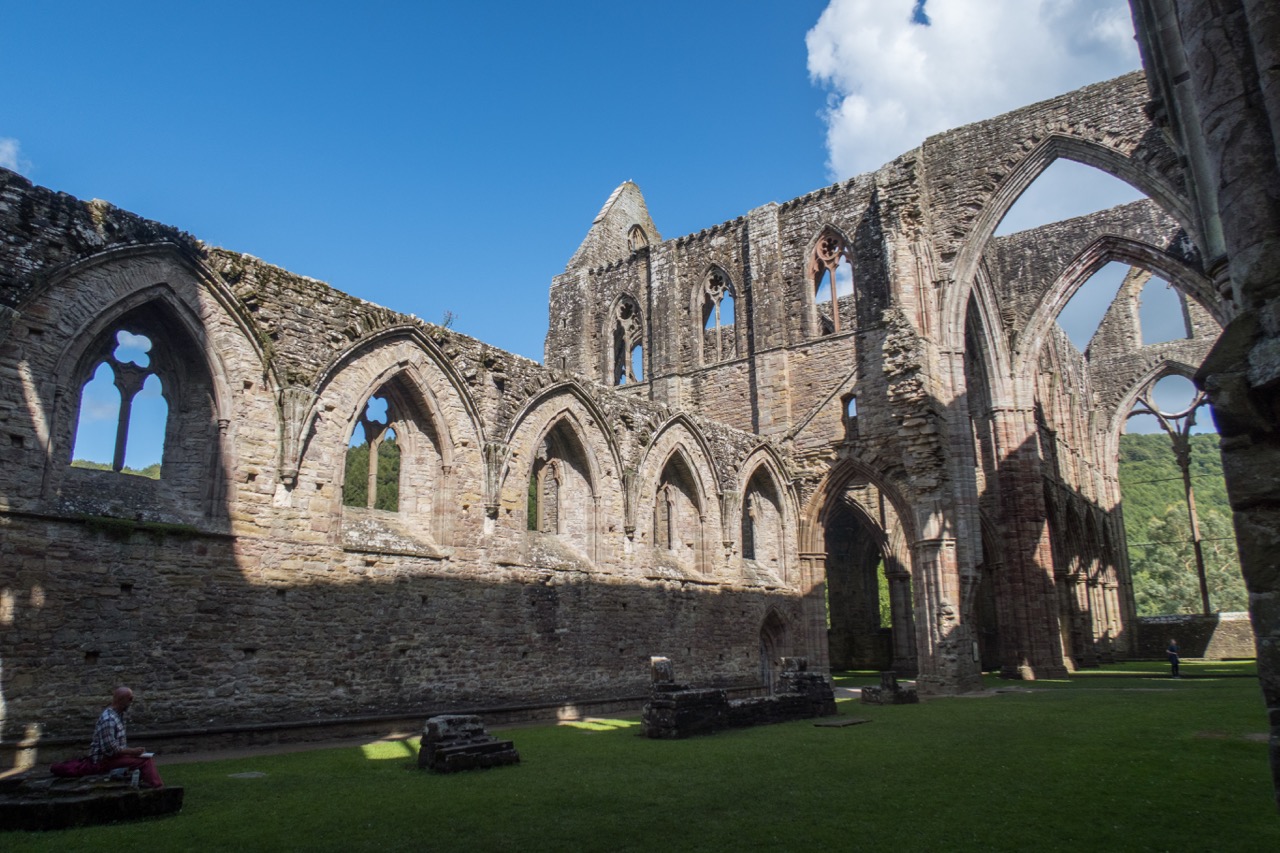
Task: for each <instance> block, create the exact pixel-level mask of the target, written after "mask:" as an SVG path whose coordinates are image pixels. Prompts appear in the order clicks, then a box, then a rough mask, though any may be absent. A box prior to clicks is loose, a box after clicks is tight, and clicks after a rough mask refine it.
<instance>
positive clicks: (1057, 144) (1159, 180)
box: [943, 132, 1196, 342]
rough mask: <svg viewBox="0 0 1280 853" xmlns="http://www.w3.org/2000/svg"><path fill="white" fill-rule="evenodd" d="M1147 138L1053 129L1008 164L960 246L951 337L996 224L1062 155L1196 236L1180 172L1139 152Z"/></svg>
mask: <svg viewBox="0 0 1280 853" xmlns="http://www.w3.org/2000/svg"><path fill="white" fill-rule="evenodd" d="M1146 142H1147V139H1146V138H1145V137H1144V138H1143V139H1142V140H1141V141H1138V140H1129V139H1122V140H1116V141H1114V142H1112V143H1111V144H1103V143H1102V142H1100V141H1097V140H1094V139H1086V138H1084V137H1082V136H1076V135H1070V134H1068V133H1063V132H1050V133H1048V134H1046V135H1045V136H1044V137H1043V138H1041V139H1039V140H1038V141H1037V142H1036V143H1035V144H1034V145H1032V147H1031V148H1030V150H1027V151H1025V152H1022V153H1021V157H1020V159H1018V160H1017V161H1016V162H1013V163H1012V164H1011V165H1010V167H1008V168H1007V169H1006V168H1005V167H1002V169H1001V171H1002V173H1003V174H1002V177H1001V178H1000V179H999V181H998V183H997V186H996V188H995V190H994V192H992V193H990V194H989V195H988V196H986V197H985V198H984V199H983V200H982V201H983V205H982V208H981V210H980V211H979V213H978V214H977V216H976V217H975V218H974V219H973V220H972V221H971V222H969V223H968V225H967V230H966V236H965V237H964V238H963V240H962V241H960V243H959V245H958V246H957V257H956V260H955V263H954V265H953V266H952V281H953V282H954V285H953V286H952V287H951V288H949V290H948V292H947V293H946V294H945V295H944V298H943V318H944V321H943V322H944V327H943V328H944V335H945V337H946V338H947V339H949V340H953V341H957V342H958V340H959V339H960V335H961V334H962V328H963V317H964V311H965V304H966V302H967V298H968V292H969V289H970V287H971V286H972V280H973V276H974V273H975V272H976V270H977V267H978V264H979V262H980V261H981V258H982V254H983V252H984V251H985V249H986V246H987V244H988V243H989V242H990V240H991V236H992V235H993V234H994V233H995V229H996V226H998V225H999V223H1000V220H1002V219H1003V218H1004V216H1005V214H1006V213H1008V212H1009V209H1010V208H1011V207H1013V204H1014V203H1015V202H1016V201H1017V200H1018V197H1019V196H1021V195H1022V193H1023V192H1024V191H1025V190H1026V189H1027V187H1028V186H1030V185H1031V183H1032V182H1033V181H1035V179H1036V178H1037V177H1039V176H1040V175H1041V174H1042V173H1043V172H1044V170H1045V169H1047V168H1048V167H1049V165H1050V164H1052V163H1053V161H1055V160H1057V159H1059V158H1062V159H1067V160H1073V161H1075V162H1077V163H1081V164H1084V165H1086V166H1092V167H1094V168H1096V169H1099V170H1100V171H1102V172H1105V173H1107V174H1109V175H1112V176H1113V177H1116V178H1119V179H1120V180H1122V181H1124V182H1125V183H1128V184H1130V185H1131V186H1133V187H1134V188H1135V189H1138V190H1140V191H1141V192H1143V193H1145V194H1146V195H1147V196H1149V197H1150V198H1152V199H1153V200H1155V202H1156V203H1157V204H1159V205H1160V206H1161V207H1162V208H1163V209H1164V210H1166V211H1167V212H1168V213H1169V214H1170V215H1172V216H1173V217H1174V218H1175V219H1177V220H1178V222H1179V223H1181V225H1182V227H1183V228H1184V229H1185V230H1186V231H1187V233H1189V234H1192V235H1193V238H1194V236H1195V234H1196V232H1195V228H1194V222H1195V220H1194V217H1193V216H1192V214H1191V208H1190V202H1189V201H1188V199H1187V197H1186V194H1185V191H1184V188H1183V186H1182V183H1181V180H1180V175H1178V173H1177V172H1176V170H1173V171H1171V170H1169V169H1168V168H1167V167H1165V164H1163V160H1161V161H1159V164H1157V163H1156V161H1152V160H1147V159H1143V158H1142V157H1141V156H1139V155H1140V153H1141V152H1142V150H1143V145H1144V144H1146ZM1164 159H1168V158H1164Z"/></svg>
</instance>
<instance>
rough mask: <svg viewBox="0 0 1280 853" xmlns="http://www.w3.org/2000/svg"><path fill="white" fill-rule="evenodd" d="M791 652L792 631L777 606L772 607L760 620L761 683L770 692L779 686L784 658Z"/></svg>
mask: <svg viewBox="0 0 1280 853" xmlns="http://www.w3.org/2000/svg"><path fill="white" fill-rule="evenodd" d="M790 653H791V632H790V630H789V628H788V625H787V621H786V620H785V619H784V618H783V617H782V615H781V614H780V613H779V612H778V609H777V608H776V607H770V608H769V610H768V611H767V612H766V613H765V615H764V619H762V620H761V622H760V683H761V684H763V685H764V686H765V687H766V688H767V689H768V691H769V692H770V693H773V692H774V690H775V689H776V687H777V683H778V676H779V674H780V673H781V671H782V658H784V657H787V656H789V655H790Z"/></svg>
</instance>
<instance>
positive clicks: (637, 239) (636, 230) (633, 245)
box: [627, 225, 649, 252]
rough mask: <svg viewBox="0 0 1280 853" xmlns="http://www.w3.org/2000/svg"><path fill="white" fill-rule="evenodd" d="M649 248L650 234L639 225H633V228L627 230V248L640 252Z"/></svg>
mask: <svg viewBox="0 0 1280 853" xmlns="http://www.w3.org/2000/svg"><path fill="white" fill-rule="evenodd" d="M647 248H649V235H648V234H646V233H645V230H644V229H643V228H642V227H640V226H639V225H632V226H631V230H630V231H628V232H627V249H628V250H629V251H632V252H638V251H640V250H641V249H647Z"/></svg>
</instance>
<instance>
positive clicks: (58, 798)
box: [0, 774, 184, 830]
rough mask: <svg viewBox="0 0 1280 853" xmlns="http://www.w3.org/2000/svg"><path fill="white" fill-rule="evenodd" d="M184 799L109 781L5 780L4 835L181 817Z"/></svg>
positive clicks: (177, 791) (0, 808)
mask: <svg viewBox="0 0 1280 853" xmlns="http://www.w3.org/2000/svg"><path fill="white" fill-rule="evenodd" d="M183 794H184V790H183V789H182V788H180V787H172V786H170V787H165V788H134V787H133V786H131V785H130V784H129V783H128V782H117V781H112V780H110V779H109V778H108V777H107V776H82V777H80V778H78V779H59V778H57V777H56V776H33V775H31V774H25V775H22V776H14V777H12V778H9V779H2V780H0V830H3V829H21V830H45V829H68V828H70V827H74V826H94V825H97V824H102V823H116V822H118V821H124V820H138V819H139V818H144V817H159V816H161V815H167V814H176V813H177V812H178V811H180V810H181V809H182V798H183Z"/></svg>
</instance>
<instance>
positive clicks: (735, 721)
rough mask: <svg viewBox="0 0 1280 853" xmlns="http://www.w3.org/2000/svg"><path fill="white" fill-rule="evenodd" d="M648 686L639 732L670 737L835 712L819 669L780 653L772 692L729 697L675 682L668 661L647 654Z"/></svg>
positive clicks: (804, 661)
mask: <svg viewBox="0 0 1280 853" xmlns="http://www.w3.org/2000/svg"><path fill="white" fill-rule="evenodd" d="M650 666H651V668H652V672H653V692H652V694H651V695H650V697H649V701H648V702H646V703H645V706H644V715H643V717H642V725H643V731H644V736H645V737H649V738H664V739H674V738H683V737H689V736H690V735H698V734H711V733H712V732H715V731H719V730H720V729H727V728H741V727H746V726H762V725H767V724H769V723H784V722H787V721H789V720H807V719H811V718H813V717H829V716H834V715H835V713H836V698H835V693H834V692H833V691H832V689H831V685H830V684H829V683H828V682H827V680H826V678H824V677H823V675H822V673H819V672H809V664H808V661H806V660H805V659H804V658H783V659H782V673H781V675H779V677H778V688H777V692H775V693H773V694H772V695H770V696H762V697H757V698H751V699H729V698H728V697H727V696H726V695H725V691H724V690H721V689H718V688H714V687H702V688H698V687H688V686H686V685H683V684H677V683H676V680H675V675H674V672H673V667H672V665H671V661H670V660H669V659H668V658H665V657H654V658H650Z"/></svg>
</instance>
